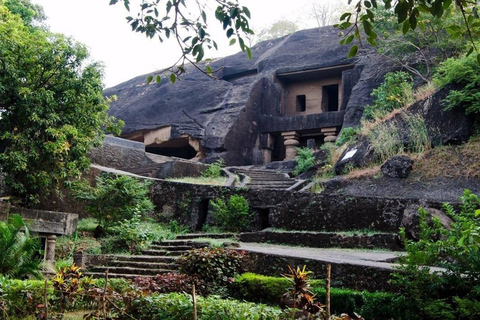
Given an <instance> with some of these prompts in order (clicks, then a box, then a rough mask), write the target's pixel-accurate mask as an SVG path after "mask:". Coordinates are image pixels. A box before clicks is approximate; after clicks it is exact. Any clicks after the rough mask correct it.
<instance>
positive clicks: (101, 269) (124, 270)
mask: <svg viewBox="0 0 480 320" xmlns="http://www.w3.org/2000/svg"><path fill="white" fill-rule="evenodd" d="M106 270H108V273H109V274H110V273H112V274H132V275H140V276H143V275H150V276H155V275H157V274H161V273H167V272H174V271H178V270H177V269H176V268H162V269H147V268H136V267H111V266H95V267H92V268H89V272H95V273H103V275H105V271H106Z"/></svg>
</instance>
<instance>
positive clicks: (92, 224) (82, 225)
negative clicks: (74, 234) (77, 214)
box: [77, 218, 98, 232]
mask: <svg viewBox="0 0 480 320" xmlns="http://www.w3.org/2000/svg"><path fill="white" fill-rule="evenodd" d="M97 226H98V221H97V219H95V218H84V219H80V220H78V223H77V231H78V232H94V231H95V228H96V227H97Z"/></svg>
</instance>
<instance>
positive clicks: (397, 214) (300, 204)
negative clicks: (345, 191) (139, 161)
mask: <svg viewBox="0 0 480 320" xmlns="http://www.w3.org/2000/svg"><path fill="white" fill-rule="evenodd" d="M153 182H154V183H153V185H152V187H151V188H152V190H151V195H152V201H153V202H154V204H155V205H156V207H157V211H159V212H161V213H159V216H157V218H158V219H159V220H160V221H166V222H168V221H170V220H172V219H175V220H177V221H179V222H181V223H183V224H186V225H188V226H190V227H191V228H192V229H193V230H200V229H201V227H202V226H203V224H204V223H205V221H207V220H208V217H209V213H208V211H209V205H208V201H209V200H210V199H214V198H218V197H225V196H226V197H228V196H230V195H231V194H234V193H236V194H240V195H243V196H244V197H245V198H246V199H247V200H248V202H249V204H250V207H251V209H252V210H254V211H256V212H257V219H256V221H257V224H258V225H257V226H253V227H254V228H253V229H257V230H258V229H264V228H267V227H274V228H278V229H285V230H303V231H332V232H333V231H350V230H361V229H369V230H375V231H380V232H397V231H398V229H399V227H400V225H401V222H402V218H403V211H404V210H405V208H406V207H407V206H409V205H418V206H420V203H419V202H418V200H415V199H395V198H375V197H347V196H342V195H326V194H312V193H309V192H291V191H281V190H254V189H252V190H249V189H245V188H243V189H231V188H225V187H215V186H202V185H193V184H182V183H175V182H167V181H161V180H155V181H153ZM422 205H423V206H429V207H434V208H437V207H440V206H441V204H440V203H427V202H425V201H424V202H422Z"/></svg>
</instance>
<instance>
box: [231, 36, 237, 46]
mask: <svg viewBox="0 0 480 320" xmlns="http://www.w3.org/2000/svg"><path fill="white" fill-rule="evenodd" d="M235 42H237V39H235V38H232V39H231V40H230V45H231V46H232V45H234V44H235Z"/></svg>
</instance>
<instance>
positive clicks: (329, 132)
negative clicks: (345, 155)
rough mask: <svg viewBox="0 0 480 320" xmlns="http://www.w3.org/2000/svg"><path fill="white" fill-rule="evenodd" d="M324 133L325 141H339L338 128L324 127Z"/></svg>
mask: <svg viewBox="0 0 480 320" xmlns="http://www.w3.org/2000/svg"><path fill="white" fill-rule="evenodd" d="M322 133H323V134H324V135H325V138H324V140H323V141H324V142H332V143H334V142H335V141H337V128H335V127H333V128H322Z"/></svg>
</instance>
